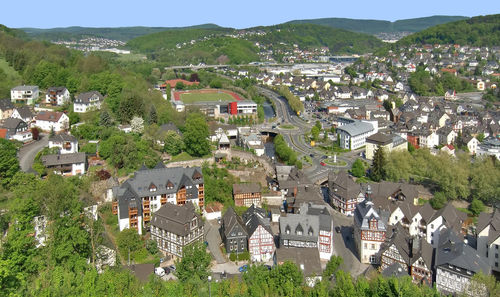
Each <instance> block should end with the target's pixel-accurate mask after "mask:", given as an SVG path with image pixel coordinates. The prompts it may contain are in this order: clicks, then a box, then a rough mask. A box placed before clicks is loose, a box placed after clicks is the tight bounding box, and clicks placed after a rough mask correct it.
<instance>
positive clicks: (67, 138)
mask: <svg viewBox="0 0 500 297" xmlns="http://www.w3.org/2000/svg"><path fill="white" fill-rule="evenodd" d="M49 141H53V142H64V141H70V142H77V141H78V140H77V139H76V137H74V136H73V135H69V134H67V133H61V134H56V135H53V136H50V137H49Z"/></svg>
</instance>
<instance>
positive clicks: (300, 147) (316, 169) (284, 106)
mask: <svg viewBox="0 0 500 297" xmlns="http://www.w3.org/2000/svg"><path fill="white" fill-rule="evenodd" d="M257 90H258V92H259V93H260V94H261V95H264V96H266V97H267V98H269V99H271V101H273V102H274V104H275V106H276V117H277V118H278V119H282V121H283V122H282V123H283V124H291V125H293V126H295V127H296V129H290V130H285V129H282V130H280V132H281V133H280V134H281V135H283V138H284V140H285V141H286V142H287V143H288V145H289V146H290V147H291V148H292V149H293V150H295V151H296V152H298V153H300V154H302V155H306V156H310V157H311V156H312V157H311V159H312V164H310V166H308V167H307V168H304V170H303V172H304V173H305V174H306V176H307V177H308V178H309V179H310V180H311V181H313V182H317V181H322V180H324V179H325V178H326V177H327V176H328V171H329V170H332V169H337V170H338V169H340V168H350V167H351V165H352V163H353V160H352V158H348V157H345V156H337V160H339V161H343V162H345V164H344V163H342V164H343V165H342V166H333V165H329V164H325V165H321V162H322V161H323V159H322V157H323V153H321V152H319V151H317V150H316V149H314V148H313V147H311V146H310V145H309V144H307V143H306V141H305V139H304V135H305V134H307V133H309V131H310V130H311V128H312V124H310V123H306V122H305V121H304V120H302V119H301V118H299V117H298V116H297V115H295V113H294V112H293V111H292V110H291V108H290V106H289V105H288V102H287V101H286V99H285V98H283V97H282V96H280V95H279V94H277V93H275V92H274V91H271V90H269V89H266V88H263V87H257ZM355 154H356V153H355ZM350 156H351V155H350Z"/></svg>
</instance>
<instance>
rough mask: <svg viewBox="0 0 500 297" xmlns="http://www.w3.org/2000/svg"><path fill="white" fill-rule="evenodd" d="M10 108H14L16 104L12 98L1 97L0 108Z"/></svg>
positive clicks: (3, 109)
mask: <svg viewBox="0 0 500 297" xmlns="http://www.w3.org/2000/svg"><path fill="white" fill-rule="evenodd" d="M9 109H14V104H12V102H11V101H10V99H0V110H2V111H5V110H9Z"/></svg>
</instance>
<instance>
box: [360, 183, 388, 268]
mask: <svg viewBox="0 0 500 297" xmlns="http://www.w3.org/2000/svg"><path fill="white" fill-rule="evenodd" d="M370 195H371V187H370V186H368V189H367V191H366V196H367V197H366V199H365V200H364V201H363V202H361V203H359V204H358V205H357V206H356V210H355V211H354V242H355V244H356V249H357V251H358V255H359V259H360V261H361V263H377V262H378V260H377V253H378V252H379V250H380V246H381V245H382V243H383V242H384V241H385V234H386V231H387V218H385V217H382V216H381V215H380V214H379V213H378V212H377V211H376V210H375V206H374V204H373V201H372V200H371V198H370Z"/></svg>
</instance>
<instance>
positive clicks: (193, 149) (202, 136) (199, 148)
mask: <svg viewBox="0 0 500 297" xmlns="http://www.w3.org/2000/svg"><path fill="white" fill-rule="evenodd" d="M185 130H186V131H185V132H184V145H185V148H186V152H187V153H188V154H190V155H191V156H196V157H201V156H204V155H206V154H208V153H210V151H211V149H210V143H209V142H208V136H209V132H208V125H207V122H206V120H205V117H204V116H203V115H202V114H200V113H191V114H189V115H188V117H187V119H186V126H185Z"/></svg>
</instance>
